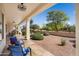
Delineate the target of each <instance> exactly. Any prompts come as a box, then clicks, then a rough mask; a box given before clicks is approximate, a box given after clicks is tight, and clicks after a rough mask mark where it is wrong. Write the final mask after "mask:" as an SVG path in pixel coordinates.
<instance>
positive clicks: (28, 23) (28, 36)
mask: <svg viewBox="0 0 79 59" xmlns="http://www.w3.org/2000/svg"><path fill="white" fill-rule="evenodd" d="M26 39H27V40H30V21H29V20H28V21H26Z"/></svg>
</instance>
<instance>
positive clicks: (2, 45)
mask: <svg viewBox="0 0 79 59" xmlns="http://www.w3.org/2000/svg"><path fill="white" fill-rule="evenodd" d="M1 12H2V11H1V5H0V15H1ZM5 27H6V26H5V17H4V39H1V40H0V54H1V52H2V50H3V48H4V47H5V44H6V29H5Z"/></svg>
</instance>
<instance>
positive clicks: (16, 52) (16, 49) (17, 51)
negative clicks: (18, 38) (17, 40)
mask: <svg viewBox="0 0 79 59" xmlns="http://www.w3.org/2000/svg"><path fill="white" fill-rule="evenodd" d="M9 49H10V51H11V53H10V54H11V55H12V56H25V55H27V54H28V53H29V52H30V49H29V48H22V47H21V45H20V44H18V45H16V46H9Z"/></svg>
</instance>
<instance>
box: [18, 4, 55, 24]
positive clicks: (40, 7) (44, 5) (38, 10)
mask: <svg viewBox="0 0 79 59" xmlns="http://www.w3.org/2000/svg"><path fill="white" fill-rule="evenodd" d="M53 5H55V3H43V4H40V5H39V6H38V7H37V8H36V9H34V10H33V11H32V12H31V13H30V14H28V15H25V16H24V17H23V20H22V21H21V22H20V23H19V24H21V23H22V22H23V21H25V20H28V18H31V17H33V16H35V15H37V14H39V13H41V12H43V11H44V10H46V9H48V8H49V7H51V6H53ZM19 24H18V25H19Z"/></svg>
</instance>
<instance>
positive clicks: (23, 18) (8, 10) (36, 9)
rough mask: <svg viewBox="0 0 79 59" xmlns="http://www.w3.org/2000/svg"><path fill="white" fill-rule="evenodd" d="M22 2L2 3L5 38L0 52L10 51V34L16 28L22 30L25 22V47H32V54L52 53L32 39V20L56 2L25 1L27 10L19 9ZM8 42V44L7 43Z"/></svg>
mask: <svg viewBox="0 0 79 59" xmlns="http://www.w3.org/2000/svg"><path fill="white" fill-rule="evenodd" d="M19 4H20V3H14V4H11V3H10V4H8V3H4V4H0V6H1V7H2V8H1V13H3V14H4V22H5V23H4V28H5V29H4V34H5V35H4V39H1V41H0V43H1V44H2V45H1V44H0V47H1V48H0V54H1V55H8V53H9V51H7V50H6V48H7V46H8V44H9V43H8V40H9V39H8V36H7V34H9V33H10V32H11V31H13V30H14V29H16V30H18V31H19V30H20V24H22V23H23V22H25V23H26V38H24V39H25V40H24V45H25V47H30V48H31V49H32V55H34V56H36V55H37V56H44V55H45V56H46V55H52V54H51V53H50V52H48V51H47V50H45V49H43V48H42V47H40V46H38V45H37V44H35V43H34V42H32V41H31V40H30V20H31V18H32V17H33V16H35V15H37V14H39V13H41V12H43V11H44V10H46V9H47V8H49V7H51V6H53V5H54V4H49V3H42V4H40V3H35V4H32V3H30V4H28V3H25V4H24V5H25V6H26V10H25V11H21V10H19V9H18V7H17V6H18V5H19ZM6 44H7V45H6Z"/></svg>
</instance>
